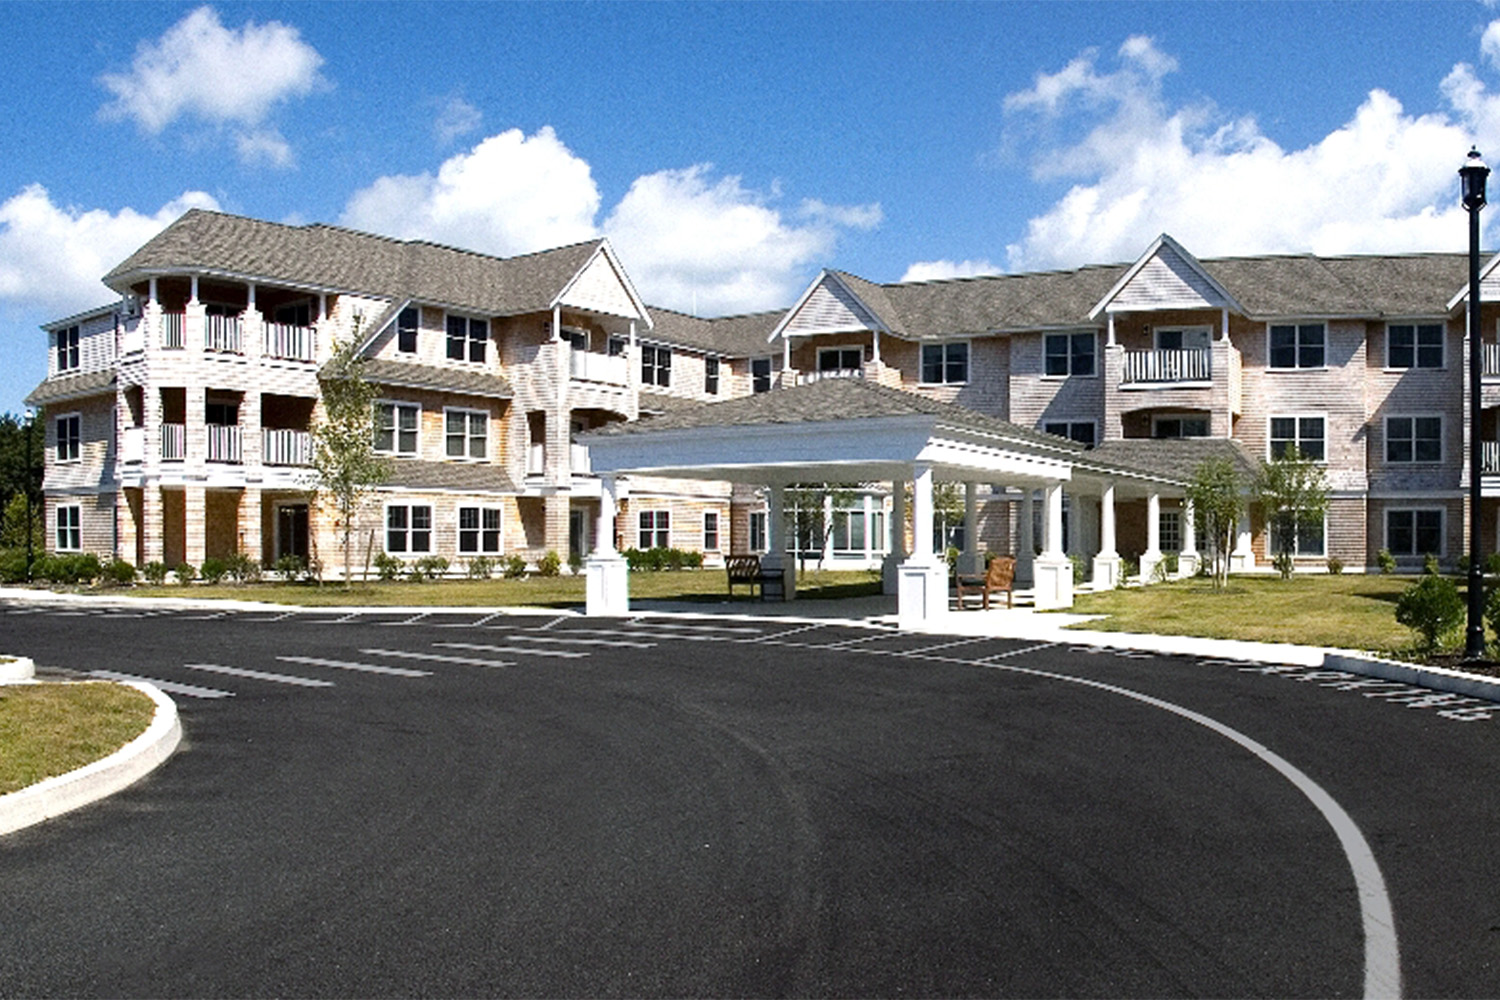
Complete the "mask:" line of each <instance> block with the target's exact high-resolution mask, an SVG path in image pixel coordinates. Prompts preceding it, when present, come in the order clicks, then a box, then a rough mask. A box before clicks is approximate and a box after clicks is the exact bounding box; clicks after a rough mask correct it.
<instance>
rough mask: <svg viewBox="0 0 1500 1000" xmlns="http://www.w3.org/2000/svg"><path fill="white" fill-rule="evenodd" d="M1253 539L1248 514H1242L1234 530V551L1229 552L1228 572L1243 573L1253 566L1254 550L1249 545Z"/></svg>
mask: <svg viewBox="0 0 1500 1000" xmlns="http://www.w3.org/2000/svg"><path fill="white" fill-rule="evenodd" d="M1254 540H1255V539H1254V536H1253V535H1252V534H1251V533H1250V516H1249V515H1248V514H1242V515H1241V516H1240V523H1239V525H1238V527H1237V529H1236V531H1235V538H1234V551H1233V552H1231V553H1229V572H1231V573H1245V572H1249V571H1250V570H1252V569H1254V568H1255V550H1254V549H1252V548H1251V547H1250V546H1251V544H1252V543H1253V542H1254Z"/></svg>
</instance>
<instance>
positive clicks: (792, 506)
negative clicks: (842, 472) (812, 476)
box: [782, 483, 855, 574]
mask: <svg viewBox="0 0 1500 1000" xmlns="http://www.w3.org/2000/svg"><path fill="white" fill-rule="evenodd" d="M829 497H831V498H832V499H833V504H832V507H833V509H834V510H835V511H837V510H839V509H841V508H845V507H848V506H849V505H850V504H851V503H853V501H854V497H855V492H854V487H853V486H850V485H848V484H842V483H798V484H794V485H792V486H789V487H787V489H786V492H785V494H784V495H783V501H782V502H783V508H782V509H783V510H784V512H785V513H784V517H785V519H786V522H787V524H786V526H787V528H788V529H789V531H790V533H791V538H792V541H793V543H794V545H795V547H796V549H795V550H796V553H797V571H798V572H799V573H804V574H805V573H806V572H807V556H808V553H810V552H816V553H817V559H818V567H819V568H820V569H821V568H822V565H823V552H824V551H825V550H826V549H827V548H828V538H829V536H830V535H832V534H833V528H834V521H835V518H830V517H828V516H827V506H828V505H826V504H825V503H824V501H825V500H826V499H827V498H829Z"/></svg>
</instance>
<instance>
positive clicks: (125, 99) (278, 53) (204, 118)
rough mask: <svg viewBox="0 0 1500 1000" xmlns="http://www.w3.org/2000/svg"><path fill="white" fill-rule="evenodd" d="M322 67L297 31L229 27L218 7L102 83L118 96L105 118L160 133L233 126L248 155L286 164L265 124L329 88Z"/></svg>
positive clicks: (145, 47) (204, 10)
mask: <svg viewBox="0 0 1500 1000" xmlns="http://www.w3.org/2000/svg"><path fill="white" fill-rule="evenodd" d="M322 64H323V57H322V56H321V55H319V54H318V52H317V50H316V49H314V48H313V47H312V46H311V45H308V44H307V43H306V42H304V41H303V40H302V36H301V33H300V32H298V30H297V29H296V28H294V27H291V26H289V25H285V24H281V23H280V22H278V21H268V22H266V23H265V24H257V23H255V22H254V21H249V22H247V23H246V24H245V25H244V26H243V27H241V28H238V29H236V28H226V27H224V25H223V23H222V22H221V21H220V20H219V15H218V13H217V12H216V11H215V10H214V9H213V8H212V7H199V8H198V9H196V10H194V11H192V12H190V13H189V14H188V15H187V16H186V17H184V18H183V19H182V20H181V21H178V22H177V23H176V24H174V25H173V26H172V27H170V28H168V29H167V30H166V32H165V33H164V34H163V35H162V36H161V37H160V38H158V39H156V40H155V41H143V42H141V43H140V45H139V46H137V48H136V53H135V59H134V60H133V61H132V62H131V64H130V69H129V71H128V72H124V73H106V74H104V75H103V76H101V77H100V78H99V82H100V83H101V84H102V85H103V86H104V87H105V89H106V90H108V91H109V92H110V93H111V94H113V95H114V99H113V100H112V101H110V102H109V103H107V104H105V105H104V106H103V107H102V108H100V114H101V115H103V116H104V117H105V118H107V119H115V120H118V119H127V118H128V119H131V120H133V121H135V122H136V123H137V124H138V125H139V126H140V127H141V128H142V129H143V130H145V131H146V132H148V133H150V134H152V135H156V134H159V133H160V132H161V131H162V130H163V129H165V128H166V127H167V126H168V125H170V124H172V123H173V122H174V121H177V120H179V119H182V118H195V119H198V120H199V121H201V122H204V123H207V124H209V125H213V126H229V127H232V129H233V131H234V133H235V139H236V144H237V147H238V148H239V150H240V152H241V154H242V156H244V155H245V154H248V160H249V161H251V162H253V161H266V162H271V163H273V164H275V165H280V166H284V165H287V164H288V163H290V157H291V150H290V148H289V147H288V146H287V145H286V142H285V140H282V139H281V137H280V136H279V135H277V134H276V133H274V131H273V132H267V131H265V130H262V129H261V128H260V126H261V125H262V123H263V122H264V121H265V120H266V118H267V117H268V116H269V115H270V113H271V111H272V109H273V108H275V107H276V105H278V104H280V103H282V102H284V101H286V100H288V99H289V98H292V97H301V96H305V95H307V94H309V93H312V92H313V91H314V90H316V89H318V88H319V87H323V86H326V81H325V80H323V78H322V77H321V76H320V75H319V74H318V68H319V67H320V66H321V65H322ZM276 143H279V146H277V145H275V144H276ZM268 154H269V155H268Z"/></svg>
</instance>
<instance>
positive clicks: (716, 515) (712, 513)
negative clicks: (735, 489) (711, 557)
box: [703, 510, 724, 552]
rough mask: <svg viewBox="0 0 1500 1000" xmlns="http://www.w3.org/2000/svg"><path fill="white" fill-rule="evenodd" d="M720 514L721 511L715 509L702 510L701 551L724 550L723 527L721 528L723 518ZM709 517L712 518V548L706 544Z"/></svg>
mask: <svg viewBox="0 0 1500 1000" xmlns="http://www.w3.org/2000/svg"><path fill="white" fill-rule="evenodd" d="M721 514H722V511H717V510H705V511H704V512H703V551H704V552H722V551H724V529H723V523H724V518H723V517H721V516H720V515H721ZM710 517H711V518H713V519H714V544H713V548H709V546H708V519H709V518H710Z"/></svg>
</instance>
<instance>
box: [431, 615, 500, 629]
mask: <svg viewBox="0 0 1500 1000" xmlns="http://www.w3.org/2000/svg"><path fill="white" fill-rule="evenodd" d="M499 617H500V612H498V611H495V612H492V613H490V614H487V615H485V616H484V617H483V618H481V619H479V620H478V621H477V622H433V623H432V627H433V628H504V627H506V626H495V625H486V624H485V623H486V622H489V621H492V620H494V619H496V618H499Z"/></svg>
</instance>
